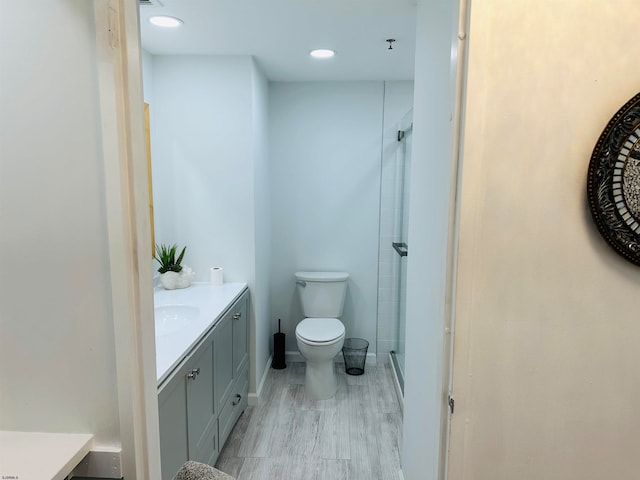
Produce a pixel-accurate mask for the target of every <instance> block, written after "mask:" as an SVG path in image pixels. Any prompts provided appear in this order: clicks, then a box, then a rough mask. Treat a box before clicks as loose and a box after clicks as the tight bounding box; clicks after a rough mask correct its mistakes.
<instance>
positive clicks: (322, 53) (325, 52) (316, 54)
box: [309, 48, 336, 58]
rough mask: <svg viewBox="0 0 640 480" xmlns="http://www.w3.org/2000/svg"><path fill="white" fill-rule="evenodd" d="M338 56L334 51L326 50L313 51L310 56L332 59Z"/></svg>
mask: <svg viewBox="0 0 640 480" xmlns="http://www.w3.org/2000/svg"><path fill="white" fill-rule="evenodd" d="M335 54H336V52H334V51H333V50H328V49H326V48H319V49H317V50H311V51H310V52H309V55H311V56H312V57H313V58H331V57H333V56H334V55H335Z"/></svg>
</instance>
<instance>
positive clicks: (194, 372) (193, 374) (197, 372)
mask: <svg viewBox="0 0 640 480" xmlns="http://www.w3.org/2000/svg"><path fill="white" fill-rule="evenodd" d="M198 375H200V367H198V368H194V369H192V370H191V371H190V372H189V373H187V378H189V379H191V380H193V379H194V378H196V377H197V376H198Z"/></svg>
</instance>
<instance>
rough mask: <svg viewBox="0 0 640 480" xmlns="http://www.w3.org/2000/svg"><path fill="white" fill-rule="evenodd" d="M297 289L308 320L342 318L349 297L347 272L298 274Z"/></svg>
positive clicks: (296, 274)
mask: <svg viewBox="0 0 640 480" xmlns="http://www.w3.org/2000/svg"><path fill="white" fill-rule="evenodd" d="M295 276H296V284H297V285H296V289H297V290H298V298H300V304H301V305H302V312H303V313H304V316H305V317H307V318H340V316H341V315H342V308H343V307H344V299H345V297H346V295H347V279H348V278H349V274H348V273H345V272H296V273H295Z"/></svg>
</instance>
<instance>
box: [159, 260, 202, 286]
mask: <svg viewBox="0 0 640 480" xmlns="http://www.w3.org/2000/svg"><path fill="white" fill-rule="evenodd" d="M195 275H196V273H195V272H194V271H193V270H191V268H189V267H187V266H186V265H183V266H182V270H180V271H179V272H165V273H161V274H160V283H162V286H163V287H164V288H165V289H166V290H175V289H176V288H187V287H188V286H189V285H191V281H192V280H193V277H195Z"/></svg>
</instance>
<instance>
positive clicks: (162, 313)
mask: <svg viewBox="0 0 640 480" xmlns="http://www.w3.org/2000/svg"><path fill="white" fill-rule="evenodd" d="M154 310H155V323H156V337H161V336H163V335H170V334H172V333H175V332H177V331H178V330H180V329H182V328H184V327H186V326H187V325H188V324H189V323H190V322H192V321H193V320H195V319H196V318H198V314H199V313H200V309H199V308H198V307H194V306H192V305H164V306H161V307H156V308H155V309H154Z"/></svg>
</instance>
